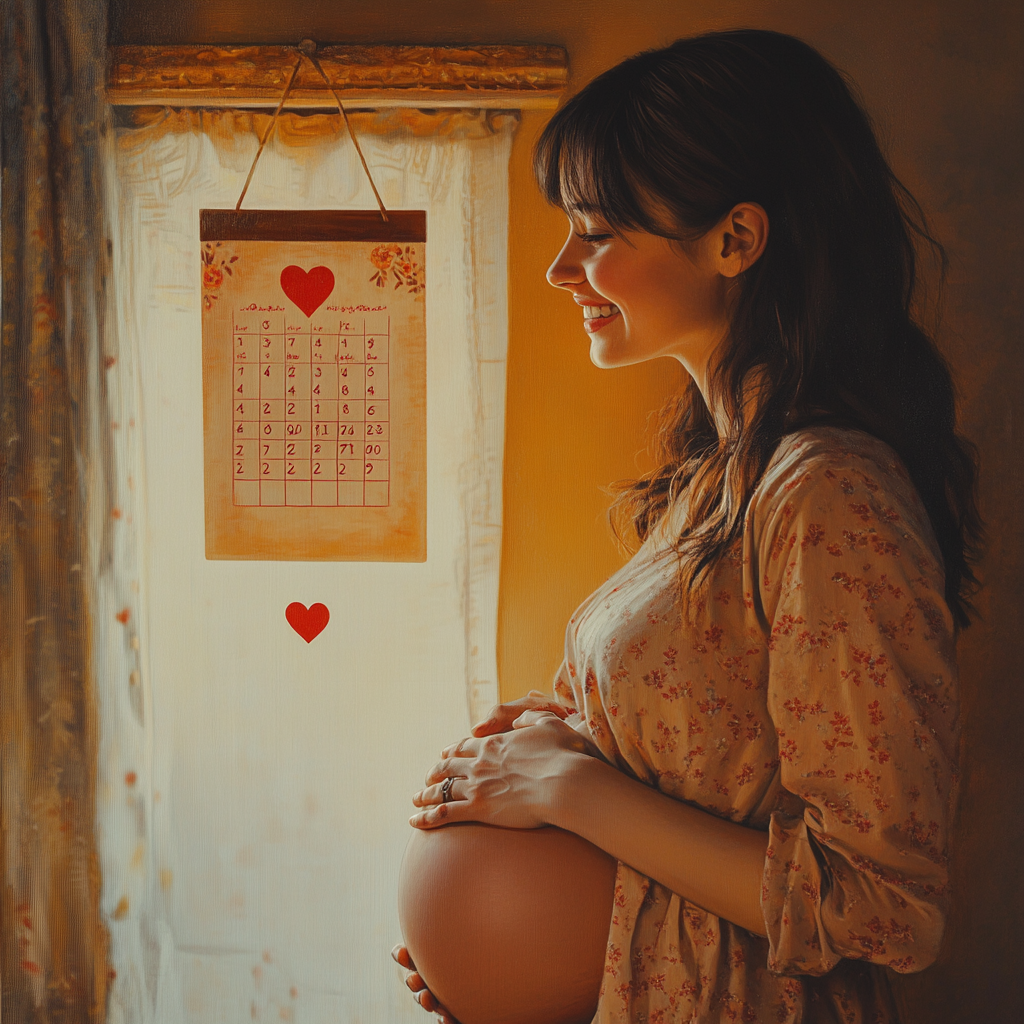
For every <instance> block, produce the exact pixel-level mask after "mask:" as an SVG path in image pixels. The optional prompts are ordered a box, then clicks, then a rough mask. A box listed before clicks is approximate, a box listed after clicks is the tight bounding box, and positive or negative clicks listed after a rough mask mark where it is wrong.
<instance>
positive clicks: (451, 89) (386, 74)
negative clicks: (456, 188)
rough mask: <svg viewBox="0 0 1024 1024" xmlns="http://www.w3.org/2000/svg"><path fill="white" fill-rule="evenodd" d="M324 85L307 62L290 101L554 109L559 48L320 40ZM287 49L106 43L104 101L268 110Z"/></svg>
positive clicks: (560, 79) (288, 58)
mask: <svg viewBox="0 0 1024 1024" xmlns="http://www.w3.org/2000/svg"><path fill="white" fill-rule="evenodd" d="M317 58H318V60H319V61H320V64H321V66H322V67H323V70H324V72H325V74H326V75H327V77H328V79H329V81H330V87H328V84H327V83H326V82H324V80H323V79H322V78H321V77H320V76H319V75H318V74H317V73H316V71H315V70H314V69H313V68H312V67H311V66H309V63H308V62H303V63H304V65H305V66H304V67H303V68H301V69H300V71H299V74H298V77H297V78H296V80H295V84H294V85H293V87H292V90H291V94H290V97H289V104H288V105H289V106H290V107H323V108H330V109H334V110H336V109H337V104H336V102H335V99H334V96H333V95H332V93H331V88H333V89H334V90H335V91H337V93H338V94H339V95H340V96H341V98H342V99H343V100H344V101H345V103H346V105H348V106H352V105H362V106H374V107H390V106H404V107H498V108H502V107H503V108H517V109H531V108H542V109H543V108H552V107H554V106H556V105H557V103H558V100H559V97H560V96H561V95H562V93H563V92H564V90H565V86H566V81H567V78H568V58H567V55H566V52H565V49H564V48H563V47H561V46H540V45H535V46H474V47H455V46H322V47H318V48H317ZM294 66H295V48H294V47H291V46H112V47H110V48H109V51H108V65H107V99H108V101H109V102H110V103H112V104H115V105H119V106H149V105H160V106H182V107H193V106H221V107H223V106H246V107H262V106H266V107H274V106H276V105H277V103H278V101H279V100H280V98H281V92H282V90H283V89H284V86H285V83H286V81H287V79H288V77H289V75H290V74H291V71H292V68H294Z"/></svg>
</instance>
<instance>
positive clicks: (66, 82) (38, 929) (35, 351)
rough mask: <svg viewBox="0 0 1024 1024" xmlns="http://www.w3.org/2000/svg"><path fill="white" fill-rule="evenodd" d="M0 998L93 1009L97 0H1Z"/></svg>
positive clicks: (101, 29)
mask: <svg viewBox="0 0 1024 1024" xmlns="http://www.w3.org/2000/svg"><path fill="white" fill-rule="evenodd" d="M0 18H2V42H0V47H2V53H0V60H2V65H3V71H2V75H3V78H2V82H3V84H2V88H3V114H2V118H3V120H2V142H0V146H2V167H3V177H2V224H0V232H2V241H3V265H2V271H3V300H2V301H3V340H2V348H0V786H2V790H0V865H2V866H0V871H2V875H3V886H2V892H0V977H2V993H0V999H2V1002H0V1013H2V1014H3V1016H4V1019H5V1020H10V1021H11V1022H19V1024H20V1022H28V1021H40V1022H42V1021H68V1022H71V1021H94V1020H101V1019H103V1016H104V1012H105V1005H106V999H107V986H108V980H109V978H108V966H107V945H108V943H107V935H108V933H107V930H106V928H105V925H104V923H103V922H102V919H101V913H100V895H101V894H100V870H99V862H98V856H97V844H96V840H95V831H94V817H95V810H96V757H97V746H98V727H97V724H98V710H97V690H98V679H97V675H96V672H95V652H96V645H97V614H98V613H97V607H98V593H99V590H100V588H101V586H102V582H101V581H102V579H103V578H104V577H105V576H106V577H109V575H110V573H111V572H112V557H113V556H112V552H113V548H112V533H113V525H114V520H113V518H112V512H113V507H112V502H111V495H110V490H109V480H110V474H109V468H110V456H111V447H110V438H111V428H110V423H109V416H108V413H107V409H106V402H107V393H106V387H105V382H106V373H107V370H106V367H107V366H108V364H110V363H111V362H112V361H114V360H116V357H117V352H116V346H115V345H114V343H113V339H112V334H111V332H110V330H109V326H110V318H109V311H108V303H109V297H110V260H109V254H108V245H109V242H108V239H109V237H110V236H109V234H108V227H107V224H106V222H105V217H104V202H103V199H104V195H105V190H106V184H105V178H104V174H105V168H106V160H105V154H106V153H107V152H108V147H109V145H110V142H111V133H110V130H109V124H108V116H107V111H106V108H105V104H104V99H103V75H104V60H105V56H104V55H105V47H106V3H104V2H102V0H3V2H2V5H0Z"/></svg>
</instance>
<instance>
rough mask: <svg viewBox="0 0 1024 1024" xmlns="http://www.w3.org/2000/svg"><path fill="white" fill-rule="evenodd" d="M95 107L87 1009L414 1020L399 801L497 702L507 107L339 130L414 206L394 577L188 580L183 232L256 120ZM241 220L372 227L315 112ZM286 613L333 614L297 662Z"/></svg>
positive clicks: (217, 567)
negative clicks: (103, 977) (92, 780)
mask: <svg viewBox="0 0 1024 1024" xmlns="http://www.w3.org/2000/svg"><path fill="white" fill-rule="evenodd" d="M121 116H122V120H121V123H120V124H119V127H118V130H117V139H116V155H115V158H114V168H113V173H114V174H115V176H116V179H117V188H118V201H117V205H116V222H117V223H116V225H115V230H114V237H115V245H114V263H115V266H114V274H115V282H116V294H117V301H118V317H117V320H118V324H119V325H120V328H121V329H122V330H123V332H124V337H123V351H122V353H121V355H120V358H119V359H118V360H117V363H116V364H115V365H113V366H111V368H110V370H109V388H110V403H111V406H112V410H113V411H112V412H111V419H112V420H114V421H116V423H117V424H118V427H117V429H116V430H114V431H113V437H114V449H113V462H114V473H113V475H114V483H113V501H114V504H115V505H116V508H117V514H118V516H119V517H120V518H118V519H117V533H116V544H117V545H120V546H116V547H115V562H116V565H117V570H118V571H117V574H116V581H115V582H116V585H115V586H112V587H111V589H110V591H109V592H108V593H107V595H106V597H105V600H106V602H107V605H106V608H107V614H106V619H105V621H107V620H109V621H110V622H115V623H116V622H119V621H121V620H119V619H118V616H119V615H120V616H121V617H122V619H123V626H122V627H121V634H118V633H117V632H116V631H113V632H110V633H109V634H105V635H104V641H103V644H102V648H101V650H100V652H99V656H98V657H99V660H100V662H101V664H102V665H103V668H102V671H101V676H102V679H103V692H102V695H101V708H102V720H101V724H100V736H101V748H100V753H99V769H98V770H99V788H100V798H99V803H98V809H97V813H98V820H99V823H100V855H101V862H102V868H103V878H104V886H103V897H102V899H103V910H104V912H105V913H106V914H107V915H109V919H110V929H111V963H112V966H113V969H114V970H115V971H116V979H115V981H114V983H113V986H112V989H111V996H110V1000H109V1003H110V1019H111V1020H112V1021H125V1022H133V1024H134V1022H147V1024H148V1022H150V1021H155V1022H158V1024H179V1022H180V1021H184V1020H188V1021H191V1022H197V1024H205V1022H207V1021H209V1022H210V1024H213V1022H215V1021H216V1022H218V1024H219V1022H222V1021H223V1022H236V1021H237V1022H239V1024H241V1022H243V1021H251V1020H271V1019H272V1020H292V1019H295V1020H303V1021H307V1022H323V1024H328V1022H330V1024H337V1022H342V1021H357V1020H359V1021H366V1022H371V1021H379V1022H381V1024H384V1022H387V1024H394V1022H399V1021H409V1022H410V1024H413V1022H418V1021H419V1019H420V1016H421V1015H422V1010H420V1009H419V1008H418V1007H416V1006H414V1005H413V1003H412V1000H411V999H409V996H408V993H407V991H406V989H405V987H404V985H403V984H402V974H403V972H402V971H401V969H400V968H398V967H397V965H395V964H394V963H393V962H392V961H391V959H390V956H389V950H390V948H391V946H392V945H393V944H394V942H396V941H398V939H399V938H400V934H399V930H398V919H397V908H396V895H397V882H398V873H399V865H400V861H401V856H402V852H403V850H404V847H405V844H406V842H407V840H408V837H409V835H410V833H411V829H410V828H409V826H408V824H407V818H408V815H409V814H410V813H411V809H412V805H411V796H412V794H413V793H414V792H415V791H416V790H417V789H418V788H420V787H421V786H422V779H423V775H424V774H425V772H426V771H427V769H428V768H429V767H430V766H431V764H433V762H434V761H435V760H436V759H437V755H438V751H439V750H440V749H441V746H443V745H444V744H445V743H448V742H451V741H452V740H454V739H457V738H459V737H461V736H463V735H466V733H467V731H468V728H469V726H470V724H471V722H472V721H475V720H477V719H478V718H480V717H482V715H483V714H484V713H485V712H486V711H487V710H488V709H489V707H490V706H491V705H492V704H493V703H495V702H496V701H497V699H498V687H497V668H496V626H497V594H498V558H499V552H500V548H501V481H502V446H503V438H504V396H505V351H506V343H507V311H506V301H507V300H506V295H507V283H506V272H505V260H506V247H507V224H508V194H507V174H508V158H509V152H510V147H511V141H512V136H513V133H514V130H515V127H516V125H517V123H518V115H517V114H516V113H515V112H514V111H480V110H441V111H417V110H407V109H401V108H397V109H391V110H381V111H377V112H373V111H355V112H352V113H351V114H350V119H351V121H352V124H353V127H354V129H355V131H356V133H357V135H358V136H359V137H360V141H361V144H362V146H363V149H364V152H365V155H366V159H367V162H368V164H369V166H370V169H371V170H372V172H373V175H374V179H375V182H376V184H377V187H378V189H379V190H380V192H381V195H382V197H383V199H384V202H385V203H386V204H387V206H388V207H390V208H394V209H425V210H426V211H427V243H426V245H427V264H426V282H427V288H426V310H427V551H428V554H427V561H426V562H425V563H404V564H403V563H356V562H306V563H286V562H245V561H240V562H210V561H206V559H205V557H204V542H203V514H204V513H203V463H202V436H203V435H202V401H201V399H202V391H201V381H202V372H201V317H200V314H201V301H202V296H201V292H200V243H199V233H198V225H199V216H198V213H199V210H200V209H201V208H206V207H221V208H230V207H233V206H234V204H235V201H236V200H237V198H238V194H239V192H240V190H241V187H242V183H243V182H244V180H245V177H246V174H247V172H248V170H249V167H250V164H251V162H252V158H253V155H254V153H255V151H256V147H257V144H258V139H259V138H260V137H262V135H263V132H264V131H265V129H266V126H267V124H268V120H269V115H267V114H262V113H255V114H254V113H251V112H245V111H233V110H222V111H210V110H168V109H156V108H148V109H144V110H138V111H135V112H132V113H130V115H129V114H122V115H121ZM243 208H252V209H255V208H264V209H267V208H270V209H374V208H375V203H374V199H373V195H372V193H371V191H370V188H369V186H368V184H367V181H366V179H365V176H364V174H363V170H362V167H361V165H360V163H359V159H358V156H357V155H356V153H355V151H354V149H353V147H352V144H351V142H350V140H349V139H348V136H347V134H346V132H345V129H344V125H343V123H342V122H341V118H340V116H338V115H326V114H315V115H307V116H300V115H298V114H291V113H288V114H284V115H282V116H281V118H280V119H279V121H278V124H277V126H276V128H275V131H274V133H273V135H272V137H271V140H270V141H269V142H268V144H267V147H266V149H265V150H264V152H263V155H262V156H261V158H260V161H259V164H258V166H257V168H256V173H255V175H254V177H253V180H252V184H251V185H250V188H249V191H248V193H247V195H246V200H245V203H244V207H243ZM295 600H298V601H302V602H303V603H305V604H307V605H308V604H311V603H313V602H314V601H320V602H323V603H325V604H326V605H327V606H328V607H329V609H330V612H331V620H330V623H329V625H328V627H327V628H326V629H325V630H324V632H323V633H322V634H320V636H318V637H317V639H316V640H315V641H314V642H313V643H311V644H308V645H307V644H306V643H304V642H303V641H302V640H301V639H299V638H298V637H297V636H296V634H295V633H294V632H292V631H291V629H290V627H289V626H288V625H287V623H286V621H285V618H284V609H285V607H286V606H287V605H288V604H289V603H290V602H291V601H295ZM125 638H127V646H125V645H124V643H123V641H124V640H125ZM133 659H137V662H136V661H135V660H133ZM420 1024H422V1022H420Z"/></svg>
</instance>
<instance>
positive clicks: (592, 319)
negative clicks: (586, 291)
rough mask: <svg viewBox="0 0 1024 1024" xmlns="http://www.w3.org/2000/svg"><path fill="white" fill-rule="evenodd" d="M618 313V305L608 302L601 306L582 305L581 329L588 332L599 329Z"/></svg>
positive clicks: (591, 332)
mask: <svg viewBox="0 0 1024 1024" xmlns="http://www.w3.org/2000/svg"><path fill="white" fill-rule="evenodd" d="M619 315H620V312H619V308H618V306H615V305H612V304H611V303H608V304H607V305H602V306H584V307H583V329H584V330H585V331H586V332H587V333H588V334H593V333H594V332H595V331H600V330H601V329H602V328H603V327H605V326H606V325H607V324H610V323H611V322H612V321H613V320H614V319H615V318H616V317H617V316H619Z"/></svg>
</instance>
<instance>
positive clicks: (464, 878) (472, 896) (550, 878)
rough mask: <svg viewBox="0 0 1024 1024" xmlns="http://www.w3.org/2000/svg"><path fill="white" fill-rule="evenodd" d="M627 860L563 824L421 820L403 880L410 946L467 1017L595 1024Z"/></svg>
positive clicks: (423, 971) (480, 1022) (470, 1021)
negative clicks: (619, 872) (621, 865)
mask: <svg viewBox="0 0 1024 1024" xmlns="http://www.w3.org/2000/svg"><path fill="white" fill-rule="evenodd" d="M615 867H616V864H615V861H614V860H613V859H612V858H611V857H609V856H608V855H607V854H606V853H604V852H603V851H602V850H599V849H598V848H597V847H596V846H593V845H591V844H590V843H588V842H587V841H586V840H584V839H581V838H580V837H579V836H577V835H575V834H574V833H572V832H564V831H562V830H561V829H557V828H542V829H523V830H519V829H504V828H495V827H493V826H490V825H479V824H461V823H460V824H455V825H447V826H445V827H444V828H440V829H434V830H431V831H422V830H419V829H417V830H414V832H413V836H412V838H411V839H410V841H409V845H408V847H407V849H406V852H405V859H404V860H403V861H402V871H401V878H400V881H399V895H398V909H399V919H400V921H401V926H402V935H403V937H404V939H405V944H406V946H407V947H408V949H409V953H410V955H411V956H412V959H413V961H414V962H415V964H416V967H417V970H418V971H419V973H420V975H421V976H422V977H423V980H424V981H425V982H426V983H427V987H428V988H429V989H430V991H431V992H433V993H434V995H435V996H436V997H437V998H438V999H439V1000H440V1001H441V1002H442V1003H444V1005H445V1006H447V1007H448V1009H449V1010H451V1012H452V1013H453V1014H454V1015H455V1016H456V1017H457V1018H458V1020H459V1021H460V1024H589V1022H590V1020H591V1018H592V1017H593V1015H594V1011H595V1009H596V1008H597V996H598V991H599V990H600V987H601V978H602V972H603V968H604V951H605V943H606V941H607V937H608V926H609V923H610V921H611V913H612V898H613V892H614V887H615Z"/></svg>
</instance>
